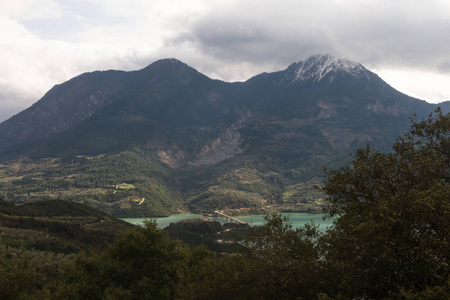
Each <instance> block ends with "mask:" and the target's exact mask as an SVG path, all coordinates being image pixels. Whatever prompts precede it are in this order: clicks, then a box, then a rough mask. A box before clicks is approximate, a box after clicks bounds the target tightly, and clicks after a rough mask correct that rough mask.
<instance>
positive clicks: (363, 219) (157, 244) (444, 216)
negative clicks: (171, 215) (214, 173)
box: [0, 111, 450, 299]
mask: <svg viewBox="0 0 450 300" xmlns="http://www.w3.org/2000/svg"><path fill="white" fill-rule="evenodd" d="M449 150H450V114H442V112H440V111H437V112H436V113H435V114H434V115H433V116H432V117H430V118H429V119H427V120H423V121H420V120H416V122H415V123H414V124H413V125H412V127H411V129H410V131H409V132H408V133H407V134H406V135H404V136H403V137H402V138H400V139H398V140H397V142H396V143H395V144H394V145H393V151H392V152H390V153H382V152H379V151H377V150H374V149H372V148H370V147H363V148H359V149H358V150H357V151H356V152H355V153H354V155H353V156H352V158H351V161H350V163H349V165H348V166H345V167H341V168H338V169H332V170H326V172H325V178H326V180H325V183H324V185H322V187H321V189H322V190H323V191H324V192H325V193H326V195H327V197H326V201H327V202H328V203H329V205H330V206H329V207H328V212H329V214H330V215H331V216H339V217H337V218H335V221H334V226H333V227H332V228H330V229H328V230H327V231H325V232H323V231H319V230H317V227H316V226H315V225H314V224H310V225H307V226H305V227H303V228H297V229H293V228H292V226H291V225H289V223H288V220H286V219H283V218H282V217H281V216H280V215H273V216H267V218H266V224H265V225H264V226H261V227H255V228H253V229H252V230H251V232H250V233H249V234H248V235H246V236H245V237H242V239H243V240H242V241H241V242H240V243H239V245H240V247H237V249H236V252H235V253H234V255H224V256H216V255H215V254H214V253H213V252H210V251H208V250H206V249H205V248H204V247H198V248H193V247H189V246H186V245H183V244H182V243H181V242H179V241H174V240H172V239H170V238H169V236H168V234H167V232H165V231H163V230H161V229H158V228H157V227H156V224H155V223H153V222H147V223H146V224H145V226H137V227H133V228H132V229H131V230H129V231H126V232H122V233H121V234H119V235H118V237H117V238H116V239H115V240H114V242H113V243H112V244H111V246H110V247H108V248H107V249H104V250H98V251H93V252H92V253H85V254H79V255H77V256H76V257H75V258H74V259H73V260H70V261H69V264H68V265H67V267H66V268H64V270H62V271H61V273H59V274H60V275H59V276H57V277H55V276H50V277H42V276H39V275H38V273H37V270H38V269H37V267H36V266H35V265H33V264H32V263H31V262H30V261H29V259H27V258H26V256H15V255H12V253H11V254H10V255H9V256H2V259H1V261H0V263H1V265H2V269H1V271H0V272H1V273H0V274H1V276H0V283H1V284H0V287H1V288H0V298H5V299H211V298H212V297H213V298H214V299H298V298H300V299H448V298H449V297H450V267H449V265H448V261H449V259H450V244H449V241H448V237H449V236H450V232H449V230H450V164H449V161H450V151H449ZM59 205H61V202H56V206H59ZM4 206H5V212H16V211H17V208H13V207H12V206H11V204H5V205H4ZM77 207H78V206H77ZM58 210H62V211H66V209H58ZM37 211H38V210H37ZM81 211H84V212H88V213H93V212H92V211H90V209H81ZM100 215H101V214H100ZM104 218H105V217H104ZM174 229H176V228H174ZM178 229H181V227H178ZM178 229H176V230H178ZM186 229H187V228H185V229H183V230H186ZM191 229H192V228H191ZM2 230H3V227H2ZM176 230H173V231H176ZM173 231H172V232H173ZM200 231H203V232H204V233H205V234H215V233H217V224H214V223H211V224H210V225H207V226H198V227H196V228H195V232H197V233H198V232H200ZM191 232H192V231H191ZM2 234H3V233H2ZM184 235H186V233H184ZM3 245H4V243H3Z"/></svg>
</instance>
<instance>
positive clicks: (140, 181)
mask: <svg viewBox="0 0 450 300" xmlns="http://www.w3.org/2000/svg"><path fill="white" fill-rule="evenodd" d="M441 106H442V109H443V110H444V112H447V111H449V108H450V104H449V103H448V102H447V103H442V104H441ZM436 107H437V105H434V104H429V103H427V102H425V101H421V100H418V99H414V98H411V97H409V96H407V95H404V94H402V93H400V92H398V91H396V90H395V89H393V88H392V87H390V86H389V85H388V84H386V83H385V82H384V81H383V80H382V79H381V78H379V77H378V76H377V75H376V74H374V73H372V72H370V71H369V70H367V69H366V68H364V66H362V65H361V64H358V63H355V62H352V61H349V60H347V59H341V58H335V57H332V56H328V55H317V56H312V57H310V58H308V59H307V60H305V61H304V62H298V63H293V64H291V65H290V66H289V67H288V68H287V69H285V70H282V71H279V72H274V73H263V74H260V75H257V76H255V77H253V78H251V79H249V80H247V81H246V82H238V83H227V82H223V81H219V80H212V79H210V78H208V77H206V76H205V75H203V74H201V73H199V72H198V71H196V70H195V69H193V68H191V67H189V66H188V65H186V64H184V63H182V62H180V61H178V60H176V59H163V60H159V61H157V62H155V63H153V64H151V65H150V66H148V67H146V68H144V69H142V70H139V71H133V72H123V71H105V72H93V73H86V74H82V75H80V76H78V77H75V78H73V79H71V80H69V81H68V82H65V83H63V84H61V85H58V86H55V87H54V88H52V89H51V90H50V91H49V92H48V93H47V94H46V95H45V96H44V97H43V98H42V99H41V100H39V101H38V102H37V103H35V104H34V105H33V106H31V107H30V108H28V109H27V110H25V111H23V112H21V113H19V114H17V115H16V116H14V117H12V118H11V119H9V120H7V121H5V122H3V123H2V124H0V159H2V160H3V161H4V164H3V170H4V171H3V173H0V174H2V177H3V179H2V180H0V187H1V188H2V189H3V190H4V191H5V192H4V196H3V197H4V198H7V199H8V200H10V201H14V202H27V201H34V200H40V199H41V198H44V199H47V198H52V197H57V198H63V199H66V200H76V201H81V202H86V203H89V204H91V205H94V206H96V207H98V208H101V209H103V210H105V211H108V212H111V213H114V214H115V215H122V216H123V215H146V216H151V215H166V214H169V213H170V212H172V211H174V210H176V209H190V210H193V211H197V212H206V211H210V210H212V209H215V208H223V207H229V208H232V207H236V208H239V207H255V208H259V207H262V206H265V205H267V204H276V203H284V204H288V203H290V204H295V203H300V202H305V203H308V202H311V201H314V200H317V198H319V197H320V195H318V194H317V192H316V191H314V189H313V188H312V186H313V185H314V184H317V183H320V180H321V171H320V170H321V167H322V165H328V166H338V165H340V164H342V163H344V162H345V161H346V157H347V154H348V152H350V151H352V149H355V147H357V146H363V145H365V144H366V143H370V144H371V145H373V146H374V147H376V148H378V149H380V150H382V151H389V149H390V145H391V144H392V142H393V141H394V140H395V138H396V137H398V136H399V135H401V134H402V133H403V132H404V131H405V130H406V129H407V128H408V127H409V125H410V121H409V118H410V117H412V115H413V114H417V115H418V116H419V117H424V116H428V114H429V113H431V112H432V111H433V110H434V109H435V108H436ZM43 182H45V184H43ZM120 183H130V184H132V185H133V186H134V187H135V188H134V189H131V190H127V191H124V190H120V189H117V188H113V187H115V186H118V184H120ZM38 185H39V187H38ZM52 189H53V192H49V190H52ZM36 190H37V191H36ZM0 197H1V194H0ZM142 199H144V201H143V202H141V201H142ZM145 199H146V200H145ZM139 203H140V204H139Z"/></svg>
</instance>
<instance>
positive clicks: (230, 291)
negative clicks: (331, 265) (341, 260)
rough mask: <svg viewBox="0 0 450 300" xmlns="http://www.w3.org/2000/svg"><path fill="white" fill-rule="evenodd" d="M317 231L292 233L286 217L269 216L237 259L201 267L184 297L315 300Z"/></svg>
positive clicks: (250, 236)
mask: <svg viewBox="0 0 450 300" xmlns="http://www.w3.org/2000/svg"><path fill="white" fill-rule="evenodd" d="M316 229H317V228H316V227H315V226H313V225H310V226H306V227H305V228H298V229H293V228H292V225H291V224H290V223H289V222H288V220H287V219H286V218H283V217H281V216H280V215H273V216H267V217H266V223H265V224H264V225H263V226H260V227H255V228H253V230H252V232H251V233H250V234H249V235H248V236H247V238H246V239H245V241H244V242H243V244H242V247H241V248H240V250H239V251H238V252H237V253H235V255H231V256H225V257H222V258H221V259H219V260H217V261H209V262H208V263H209V264H208V265H202V268H201V270H200V272H199V273H198V277H197V280H196V281H195V283H193V284H192V285H190V286H189V287H188V288H187V289H186V290H185V291H184V294H183V297H182V299H212V298H214V299H312V298H314V296H315V295H316V293H317V291H316V288H317V286H318V281H317V280H316V279H317V278H319V270H320V268H319V267H318V263H319V257H318V253H319V252H318V251H317V249H316V246H317V243H315V240H316V238H317V236H318V231H317V230H316Z"/></svg>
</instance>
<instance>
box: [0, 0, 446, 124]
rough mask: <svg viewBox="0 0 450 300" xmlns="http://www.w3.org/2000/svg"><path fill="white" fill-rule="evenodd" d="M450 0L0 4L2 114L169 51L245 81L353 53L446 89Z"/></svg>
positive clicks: (391, 76)
mask: <svg viewBox="0 0 450 300" xmlns="http://www.w3.org/2000/svg"><path fill="white" fill-rule="evenodd" d="M449 3H450V2H448V1H447V0H429V1H419V0H396V1H390V0H389V1H388V0H380V1H362V0H317V1H311V0H295V1H294V0H279V1H268V0H259V1H256V0H245V1H238V0H229V1H223V0H222V1H220V0H192V1H185V0H153V1H129V0H77V1H73V0H21V1H9V2H6V1H4V3H2V10H1V11H0V55H1V57H2V58H4V59H2V60H0V101H1V103H2V107H3V110H2V113H1V114H0V121H2V120H3V119H4V118H6V117H7V116H8V114H9V115H11V114H13V113H16V112H18V110H20V109H24V108H26V107H28V106H29V105H30V104H31V103H33V102H35V101H37V100H38V99H39V98H40V97H42V95H43V94H44V93H45V92H46V91H47V90H49V89H50V88H51V87H52V86H53V85H54V84H57V83H61V82H63V81H66V80H68V79H70V78H71V77H73V76H76V75H78V74H80V73H83V72H87V71H94V70H97V69H100V70H105V69H123V70H133V69H140V68H143V67H145V66H146V65H148V64H149V63H151V62H153V61H155V60H157V59H160V58H165V57H176V58H178V59H180V60H182V61H184V62H186V63H187V64H189V65H191V66H192V67H194V68H196V69H198V70H199V71H201V72H203V73H205V74H206V75H208V76H210V77H212V78H219V79H223V80H227V81H236V80H246V79H248V78H249V77H251V76H253V75H256V74H258V73H261V72H264V71H267V72H270V71H277V70H280V69H283V68H285V67H287V66H288V65H289V64H290V63H292V62H294V61H300V60H304V59H306V58H307V57H308V56H310V55H313V54H321V53H322V54H323V53H328V54H332V55H336V56H343V57H346V58H349V59H352V60H356V61H359V62H361V63H363V64H364V65H366V66H367V67H368V68H369V69H372V70H374V71H375V72H377V73H378V74H379V75H380V77H382V78H384V79H385V80H386V81H387V82H389V83H390V84H391V85H393V86H394V87H395V88H397V89H399V90H401V91H403V92H405V93H407V94H409V95H412V96H415V97H418V98H422V99H426V100H429V101H433V102H440V101H443V100H449V99H450V92H449V91H450V86H449V85H448V82H449V80H450V35H448V33H447V31H448V28H450V4H449Z"/></svg>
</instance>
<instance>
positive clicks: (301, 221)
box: [122, 213, 333, 229]
mask: <svg viewBox="0 0 450 300" xmlns="http://www.w3.org/2000/svg"><path fill="white" fill-rule="evenodd" d="M282 215H283V216H287V217H289V222H291V223H292V226H293V227H294V228H297V227H302V226H303V225H305V224H306V223H310V222H311V221H313V222H314V223H315V224H320V229H325V228H326V227H330V226H331V225H332V223H333V219H326V220H323V217H324V215H323V214H305V213H283V214H282ZM196 218H204V216H202V215H197V214H174V215H171V216H169V217H164V218H154V219H155V220H156V223H158V227H160V228H164V227H166V226H169V224H170V223H176V222H179V221H183V220H189V219H196ZM209 219H214V220H217V221H219V222H220V223H225V222H226V220H225V219H224V218H218V217H214V218H213V217H209ZM236 219H239V220H242V221H244V222H247V223H249V224H250V225H253V226H260V225H263V224H264V215H250V216H241V217H236ZM122 220H124V221H127V222H129V223H132V224H142V223H143V222H144V220H150V219H145V218H122Z"/></svg>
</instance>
